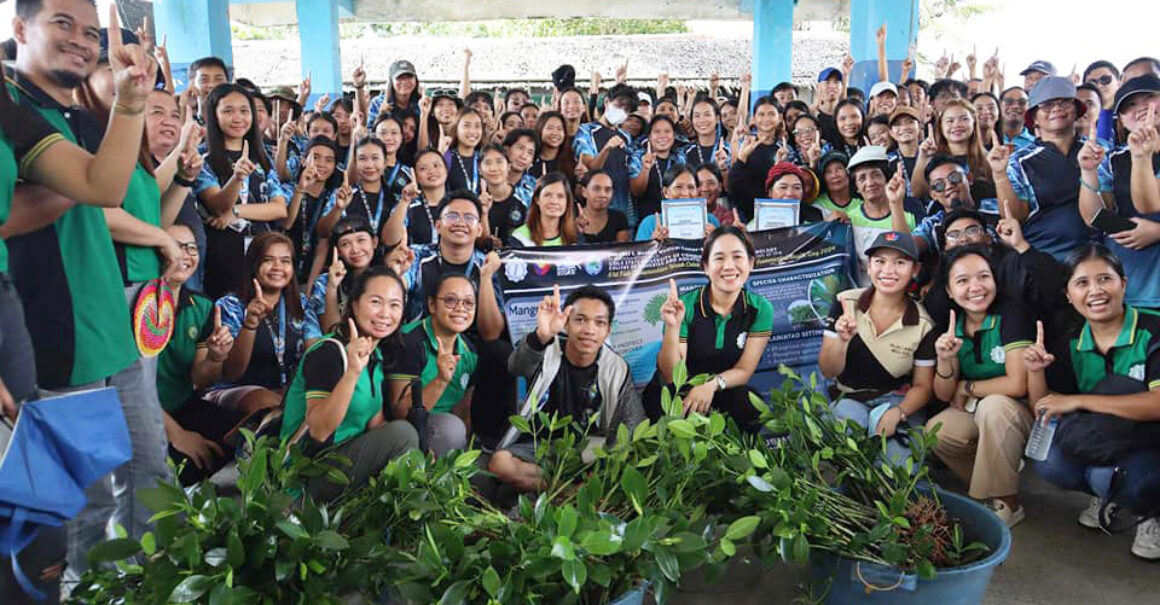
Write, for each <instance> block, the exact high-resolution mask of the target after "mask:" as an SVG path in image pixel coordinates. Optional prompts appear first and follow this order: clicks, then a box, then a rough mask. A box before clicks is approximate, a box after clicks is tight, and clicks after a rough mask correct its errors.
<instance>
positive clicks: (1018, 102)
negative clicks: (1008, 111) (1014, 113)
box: [1003, 98, 1027, 107]
mask: <svg viewBox="0 0 1160 605" xmlns="http://www.w3.org/2000/svg"><path fill="white" fill-rule="evenodd" d="M1003 107H1027V99H1022V98H1015V99H1003Z"/></svg>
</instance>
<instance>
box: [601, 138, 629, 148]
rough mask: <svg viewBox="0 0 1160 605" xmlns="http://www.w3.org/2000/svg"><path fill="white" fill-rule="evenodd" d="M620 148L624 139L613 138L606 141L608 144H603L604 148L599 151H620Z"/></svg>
mask: <svg viewBox="0 0 1160 605" xmlns="http://www.w3.org/2000/svg"><path fill="white" fill-rule="evenodd" d="M622 147H624V139H622V138H621V137H617V136H614V137H611V138H609V139H608V142H607V143H605V144H604V147H603V148H602V149H601V151H604V150H605V149H608V150H612V149H620V148H622Z"/></svg>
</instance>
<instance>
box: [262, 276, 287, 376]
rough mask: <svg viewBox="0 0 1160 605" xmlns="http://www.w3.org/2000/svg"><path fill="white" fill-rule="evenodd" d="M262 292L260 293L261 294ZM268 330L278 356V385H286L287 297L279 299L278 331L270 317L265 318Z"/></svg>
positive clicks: (275, 354)
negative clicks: (271, 323) (271, 322)
mask: <svg viewBox="0 0 1160 605" xmlns="http://www.w3.org/2000/svg"><path fill="white" fill-rule="evenodd" d="M260 295H261V294H259V296H260ZM265 322H266V330H267V331H268V332H270V341H271V342H273V343H274V356H275V357H277V358H278V377H279V383H278V386H286V361H285V360H286V297H285V295H282V296H281V297H280V298H279V299H278V331H277V332H275V331H274V326H272V325H270V318H269V317H267V318H266V319H265Z"/></svg>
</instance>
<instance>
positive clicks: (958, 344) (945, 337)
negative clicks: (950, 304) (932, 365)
mask: <svg viewBox="0 0 1160 605" xmlns="http://www.w3.org/2000/svg"><path fill="white" fill-rule="evenodd" d="M962 348H963V339H961V338H959V337H958V336H955V310H954V309H951V314H950V320H949V325H947V331H946V332H944V333H943V334H940V335H939V337H938V339H937V340H935V341H934V351H935V354H936V355H938V358H939V360H940V361H947V362H952V363H953V362H955V361H957V360H958V358H959V349H962Z"/></svg>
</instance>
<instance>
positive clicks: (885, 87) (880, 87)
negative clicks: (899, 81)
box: [870, 82, 898, 99]
mask: <svg viewBox="0 0 1160 605" xmlns="http://www.w3.org/2000/svg"><path fill="white" fill-rule="evenodd" d="M884 92H892V93H894V96H896V97H897V96H898V87H897V86H895V85H894V83H893V82H877V83H875V84H874V86H871V87H870V98H871V99H873V98H875V97H877V96H878V95H880V94H882V93H884Z"/></svg>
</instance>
